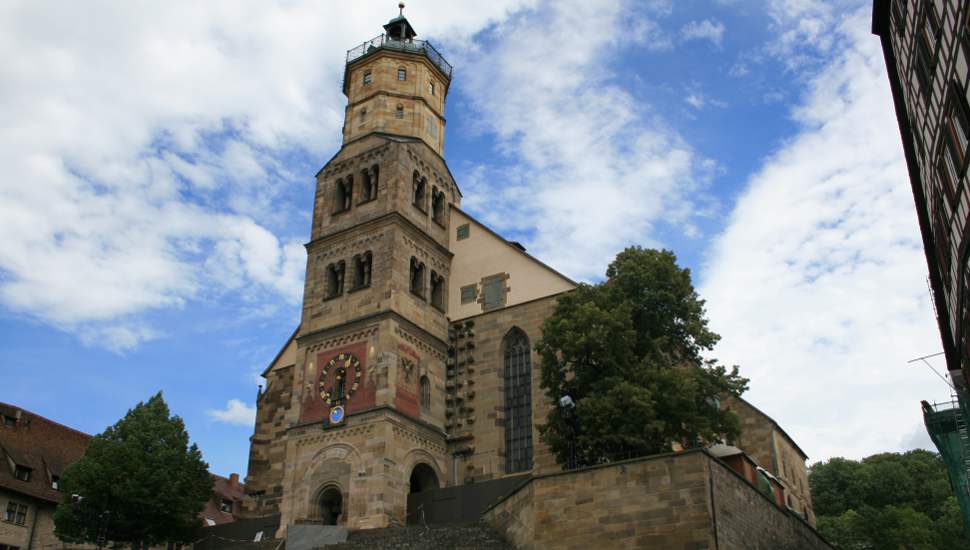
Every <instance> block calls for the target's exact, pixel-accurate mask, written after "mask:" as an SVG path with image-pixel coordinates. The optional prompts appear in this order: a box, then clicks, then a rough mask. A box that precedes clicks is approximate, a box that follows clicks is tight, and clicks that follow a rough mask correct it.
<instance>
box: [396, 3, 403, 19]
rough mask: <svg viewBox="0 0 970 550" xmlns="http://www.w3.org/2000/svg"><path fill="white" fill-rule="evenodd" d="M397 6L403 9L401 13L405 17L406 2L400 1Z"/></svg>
mask: <svg viewBox="0 0 970 550" xmlns="http://www.w3.org/2000/svg"><path fill="white" fill-rule="evenodd" d="M397 7H398V9H400V10H401V13H400V15H401V17H404V2H398V3H397Z"/></svg>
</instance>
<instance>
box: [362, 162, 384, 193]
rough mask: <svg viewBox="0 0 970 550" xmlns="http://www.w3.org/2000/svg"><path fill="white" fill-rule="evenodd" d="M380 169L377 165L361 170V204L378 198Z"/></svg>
mask: <svg viewBox="0 0 970 550" xmlns="http://www.w3.org/2000/svg"><path fill="white" fill-rule="evenodd" d="M379 175H380V168H379V167H378V166H377V165H376V164H375V165H373V166H371V167H370V168H365V169H364V170H361V172H360V177H361V187H360V202H367V201H372V200H374V199H376V198H377V179H378V176H379Z"/></svg>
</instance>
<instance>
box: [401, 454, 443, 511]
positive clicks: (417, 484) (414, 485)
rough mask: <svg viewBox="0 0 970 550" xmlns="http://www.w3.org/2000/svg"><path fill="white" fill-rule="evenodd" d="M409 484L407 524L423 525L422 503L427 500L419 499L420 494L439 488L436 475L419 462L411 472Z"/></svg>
mask: <svg viewBox="0 0 970 550" xmlns="http://www.w3.org/2000/svg"><path fill="white" fill-rule="evenodd" d="M410 484H411V487H410V490H409V491H408V499H407V503H408V504H407V524H408V525H420V524H423V523H425V518H424V514H423V513H424V512H425V510H424V508H423V506H424V502H425V501H428V499H422V498H420V493H423V492H425V491H430V490H432V489H437V488H438V487H439V482H438V474H436V473H435V471H434V468H432V467H431V466H428V465H427V464H425V463H424V462H419V463H417V464H415V466H414V469H413V470H411V479H410ZM428 502H430V501H428Z"/></svg>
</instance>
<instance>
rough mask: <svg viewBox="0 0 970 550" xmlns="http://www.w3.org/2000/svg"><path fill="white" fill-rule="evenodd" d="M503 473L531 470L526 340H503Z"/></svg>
mask: <svg viewBox="0 0 970 550" xmlns="http://www.w3.org/2000/svg"><path fill="white" fill-rule="evenodd" d="M504 348H505V472H506V473H513V472H522V471H525V470H531V469H532V361H531V354H530V352H529V337H528V336H526V334H525V333H524V332H522V330H520V329H518V328H513V329H512V330H511V331H509V333H508V334H507V335H506V336H505V341H504Z"/></svg>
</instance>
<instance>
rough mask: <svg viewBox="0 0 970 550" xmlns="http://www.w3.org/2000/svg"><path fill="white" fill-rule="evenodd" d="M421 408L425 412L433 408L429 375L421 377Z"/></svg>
mask: <svg viewBox="0 0 970 550" xmlns="http://www.w3.org/2000/svg"><path fill="white" fill-rule="evenodd" d="M421 410H422V411H424V412H428V411H430V410H431V381H430V380H428V377H427V376H422V377H421Z"/></svg>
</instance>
